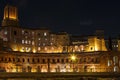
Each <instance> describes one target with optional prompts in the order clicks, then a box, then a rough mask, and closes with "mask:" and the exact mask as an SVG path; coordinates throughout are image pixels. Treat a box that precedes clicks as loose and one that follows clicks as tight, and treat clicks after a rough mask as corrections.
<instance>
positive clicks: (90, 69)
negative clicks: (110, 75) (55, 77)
mask: <svg viewBox="0 0 120 80" xmlns="http://www.w3.org/2000/svg"><path fill="white" fill-rule="evenodd" d="M2 71H4V72H54V73H55V72H120V70H116V71H114V70H113V68H86V69H85V68H49V69H48V68H42V69H40V68H34V69H33V68H17V69H7V70H1V72H2Z"/></svg>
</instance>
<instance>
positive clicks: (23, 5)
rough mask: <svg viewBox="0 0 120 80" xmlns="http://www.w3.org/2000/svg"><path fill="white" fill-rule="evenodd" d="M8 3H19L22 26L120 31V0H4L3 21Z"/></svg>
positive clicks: (75, 31) (73, 31)
mask: <svg viewBox="0 0 120 80" xmlns="http://www.w3.org/2000/svg"><path fill="white" fill-rule="evenodd" d="M7 3H9V4H12V5H16V6H17V7H18V11H19V12H18V13H19V21H20V25H21V26H22V27H34V28H39V27H48V28H49V29H50V30H52V31H53V32H57V31H66V32H68V33H69V34H80V35H84V34H93V33H94V32H95V30H97V29H102V30H104V31H105V35H106V36H117V35H119V34H120V1H119V0H0V21H2V18H3V8H4V6H5V5H6V4H7Z"/></svg>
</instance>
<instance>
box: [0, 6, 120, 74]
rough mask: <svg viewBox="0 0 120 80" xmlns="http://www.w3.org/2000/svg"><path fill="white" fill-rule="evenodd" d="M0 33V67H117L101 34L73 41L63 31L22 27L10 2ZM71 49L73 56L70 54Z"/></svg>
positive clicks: (29, 69) (119, 62) (41, 69)
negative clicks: (55, 31)
mask: <svg viewBox="0 0 120 80" xmlns="http://www.w3.org/2000/svg"><path fill="white" fill-rule="evenodd" d="M0 37H1V39H2V40H1V45H2V46H1V54H0V67H1V69H4V70H6V71H7V72H73V71H75V72H80V71H82V72H83V71H87V72H95V71H99V72H100V71H101V72H104V71H109V70H113V71H118V70H119V67H120V60H118V58H117V57H120V56H117V57H115V58H114V59H113V58H111V57H110V56H109V52H107V49H106V46H105V41H104V38H103V37H101V38H99V37H98V36H88V37H87V38H86V40H77V39H75V40H76V41H72V40H71V39H74V37H71V36H70V35H69V34H68V33H66V32H60V33H52V32H51V31H50V30H49V29H47V28H39V29H30V28H22V27H20V26H19V25H18V14H17V8H16V7H13V6H10V5H7V6H6V7H5V8H4V18H3V21H2V29H1V33H0ZM79 38H81V37H79ZM3 48H5V49H3ZM73 53H74V54H75V56H76V57H75V56H73V57H71V54H73ZM110 53H111V52H110ZM105 57H106V59H105V60H104V58H105ZM103 60H104V61H103ZM108 63H109V65H108ZM114 66H115V67H116V66H117V68H115V70H114ZM108 68H109V69H108ZM105 69H108V70H105Z"/></svg>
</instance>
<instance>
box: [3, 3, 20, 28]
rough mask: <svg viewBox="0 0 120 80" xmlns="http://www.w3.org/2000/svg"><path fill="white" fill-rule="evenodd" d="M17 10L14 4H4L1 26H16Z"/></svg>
mask: <svg viewBox="0 0 120 80" xmlns="http://www.w3.org/2000/svg"><path fill="white" fill-rule="evenodd" d="M18 25H19V24H18V10H17V8H16V7H15V6H11V5H6V6H5V8H4V17H3V21H2V26H18Z"/></svg>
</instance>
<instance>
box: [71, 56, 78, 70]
mask: <svg viewBox="0 0 120 80" xmlns="http://www.w3.org/2000/svg"><path fill="white" fill-rule="evenodd" d="M70 60H71V62H72V64H73V72H74V71H75V66H74V64H75V62H76V61H77V57H76V55H75V54H71V55H70Z"/></svg>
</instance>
